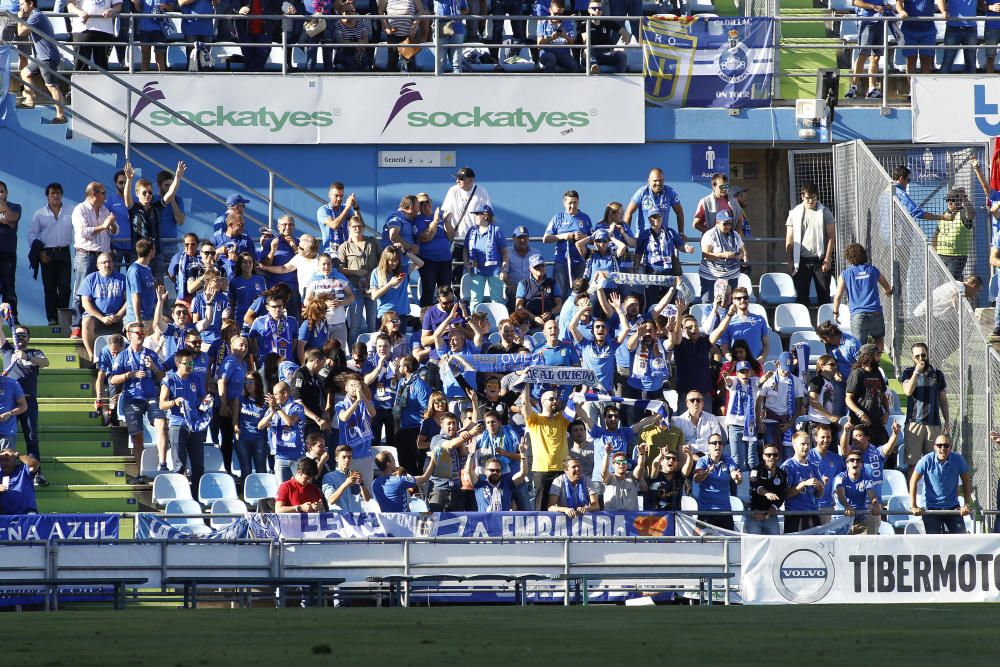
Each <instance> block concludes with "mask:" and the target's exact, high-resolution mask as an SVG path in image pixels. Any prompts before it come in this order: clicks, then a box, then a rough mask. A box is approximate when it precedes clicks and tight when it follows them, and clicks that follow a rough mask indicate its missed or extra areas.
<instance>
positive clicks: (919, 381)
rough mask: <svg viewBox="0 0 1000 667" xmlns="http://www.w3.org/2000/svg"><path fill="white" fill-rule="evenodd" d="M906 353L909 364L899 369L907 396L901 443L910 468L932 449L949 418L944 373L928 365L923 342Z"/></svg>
mask: <svg viewBox="0 0 1000 667" xmlns="http://www.w3.org/2000/svg"><path fill="white" fill-rule="evenodd" d="M910 353H911V354H912V355H913V365H912V366H910V367H908V368H905V369H903V372H902V374H901V375H900V376H899V381H900V382H901V383H902V385H903V391H904V392H905V393H906V395H907V396H908V397H909V400H908V401H907V402H906V433H905V434H904V435H903V446H904V447H905V450H906V465H907V466H908V467H909V469H910V470H911V471H912V470H913V466H915V465H917V461H919V460H920V458H921V457H923V456H924V455H925V454H930V453H931V452H932V451H934V447H933V444H932V443H933V442H934V440H935V439H936V438H937V437H938V436H939V435H941V433H942V432H943V429H944V425H945V424H948V423H949V422H950V419H949V416H950V415H949V407H948V392H947V391H946V389H947V384H946V382H945V378H944V373H942V372H941V371H940V370H939V369H937V368H935V367H934V366H932V365H931V362H930V353H929V352H928V350H927V344H926V343H914V344H913V346H912V347H911V348H910Z"/></svg>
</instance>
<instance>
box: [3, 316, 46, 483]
mask: <svg viewBox="0 0 1000 667" xmlns="http://www.w3.org/2000/svg"><path fill="white" fill-rule="evenodd" d="M13 334H14V335H13V338H14V341H13V343H11V341H9V340H8V339H7V336H6V334H4V332H3V329H2V328H0V357H2V361H3V367H4V369H5V371H4V372H5V373H6V375H7V377H8V378H9V379H11V380H15V381H17V384H18V385H20V387H21V390H22V392H23V394H24V401H25V407H26V408H27V409H26V410H25V411H24V412H22V413H21V414H20V415H18V416H17V421H18V423H19V424H20V426H21V434H22V435H23V436H24V441H25V443H26V444H27V445H28V455H29V456H31V457H32V458H34V459H37V460H39V461H41V460H42V456H41V454H40V453H39V450H38V372H39V370H40V369H42V368H47V367H48V365H49V359H48V357H46V356H45V353H44V352H42V351H41V350H39V349H38V348H34V347H29V346H28V345H29V343H31V330H30V329H28V327H26V326H24V325H23V324H17V325H15V326H14V332H13ZM48 485H49V483H48V481H46V479H45V477H43V476H42V471H41V468H39V469H38V471H37V472H36V474H35V486H48Z"/></svg>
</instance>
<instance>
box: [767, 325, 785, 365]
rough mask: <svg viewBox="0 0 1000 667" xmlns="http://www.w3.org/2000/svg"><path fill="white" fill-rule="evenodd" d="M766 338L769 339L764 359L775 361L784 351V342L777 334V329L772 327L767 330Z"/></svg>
mask: <svg viewBox="0 0 1000 667" xmlns="http://www.w3.org/2000/svg"><path fill="white" fill-rule="evenodd" d="M767 340H768V341H770V343H771V344H770V346H768V348H767V359H766V361H777V360H778V357H780V356H781V353H782V352H784V351H785V348H784V343H783V342H782V341H781V336H779V335H778V332H777V331H774V330H773V329H771V330H769V331H768V332H767Z"/></svg>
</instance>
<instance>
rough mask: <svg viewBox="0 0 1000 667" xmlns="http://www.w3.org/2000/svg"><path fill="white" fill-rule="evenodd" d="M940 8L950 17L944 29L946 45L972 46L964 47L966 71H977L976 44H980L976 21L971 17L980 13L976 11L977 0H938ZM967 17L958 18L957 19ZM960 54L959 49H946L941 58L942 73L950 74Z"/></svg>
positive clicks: (973, 72)
mask: <svg viewBox="0 0 1000 667" xmlns="http://www.w3.org/2000/svg"><path fill="white" fill-rule="evenodd" d="M937 6H938V10H939V11H940V12H941V13H942V14H944V15H945V16H947V17H948V23H947V27H945V29H944V45H945V46H946V47H947V46H960V45H961V46H967V47H971V48H966V49H962V53H963V55H964V56H965V73H966V74H975V73H976V45H977V44H979V36H978V35H977V30H976V22H975V21H972V20H968V19H971V18H972V17H974V16H976V14H977V13H978V12H977V11H976V6H977V2H976V0H938V1H937ZM956 18H959V19H966V20H958V21H956V20H955V19H956ZM957 56H958V49H945V50H944V55H943V56H942V58H941V73H942V74H950V73H951V67H952V65H954V64H955V58H956V57H957Z"/></svg>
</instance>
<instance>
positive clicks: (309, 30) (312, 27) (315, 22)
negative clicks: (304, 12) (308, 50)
mask: <svg viewBox="0 0 1000 667" xmlns="http://www.w3.org/2000/svg"><path fill="white" fill-rule="evenodd" d="M302 29H303V30H305V31H306V34H307V35H309V36H310V37H315V36H316V35H318V34H320V33H321V32H323V31H325V30H326V19H309V20H308V21H306V22H305V23H303V24H302Z"/></svg>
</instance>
